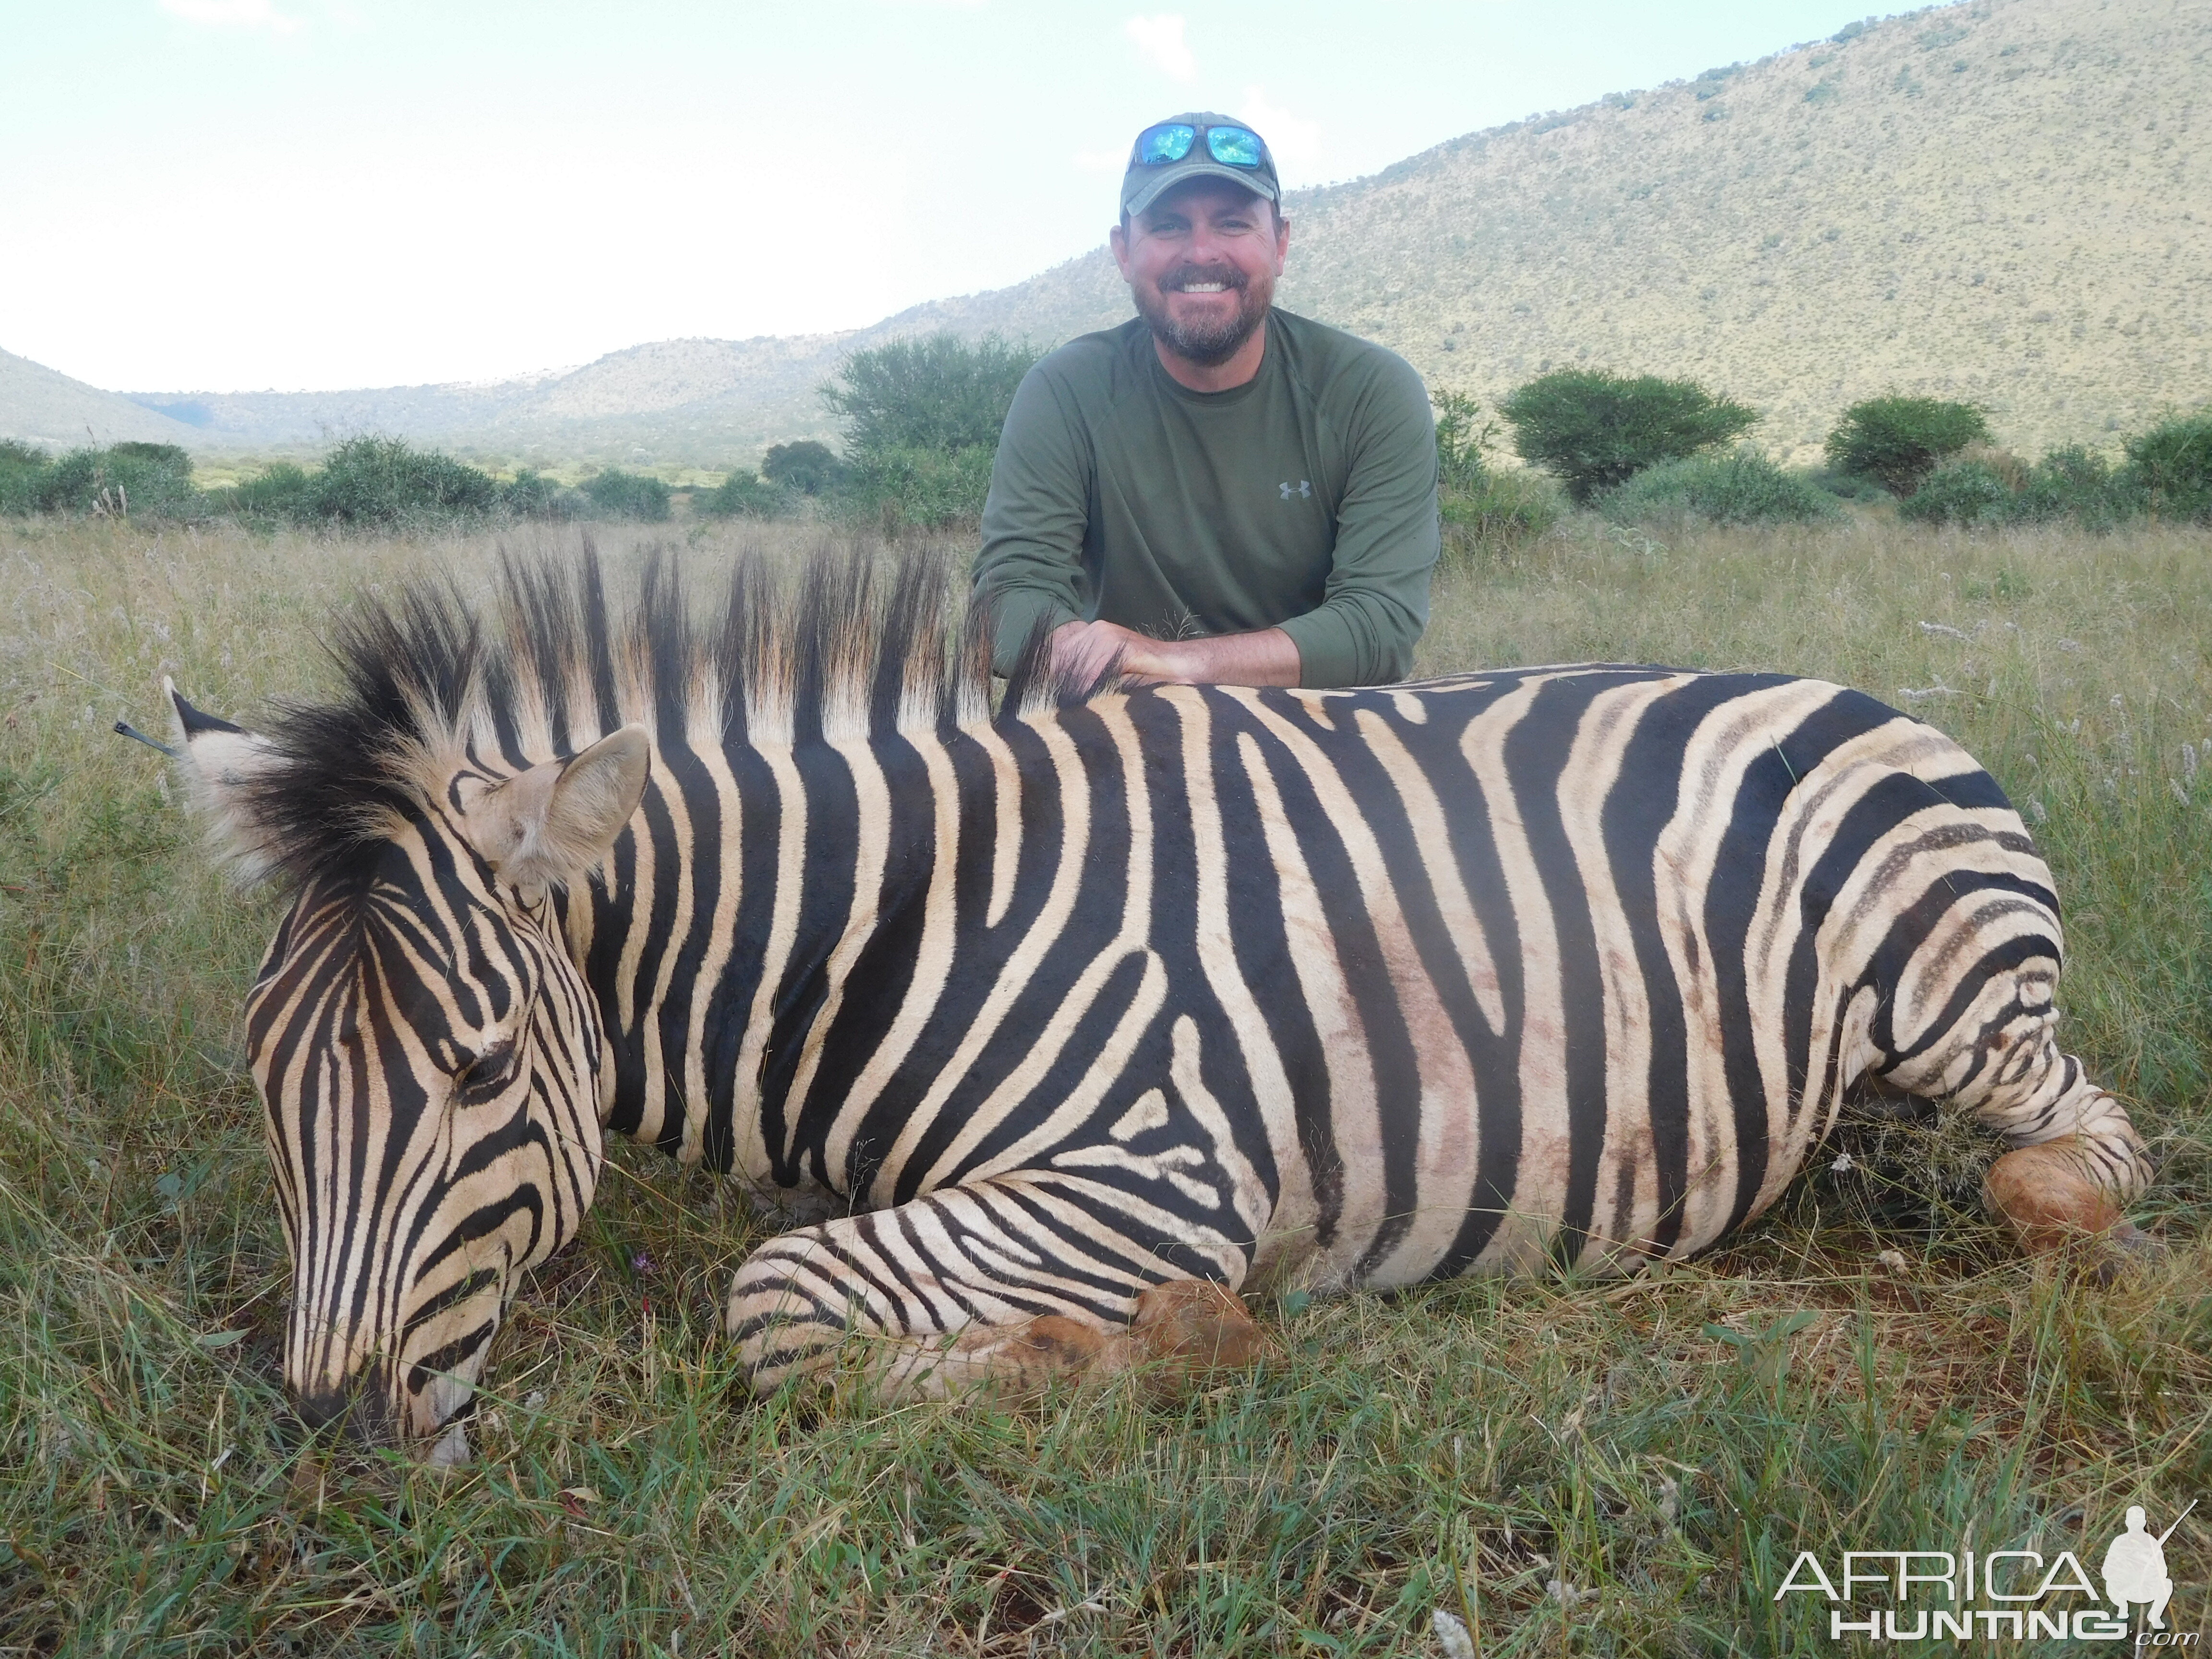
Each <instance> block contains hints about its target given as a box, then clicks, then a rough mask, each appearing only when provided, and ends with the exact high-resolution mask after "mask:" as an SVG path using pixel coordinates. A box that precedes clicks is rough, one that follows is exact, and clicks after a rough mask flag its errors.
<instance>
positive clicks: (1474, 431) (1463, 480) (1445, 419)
mask: <svg viewBox="0 0 2212 1659" xmlns="http://www.w3.org/2000/svg"><path fill="white" fill-rule="evenodd" d="M1429 401H1430V402H1431V403H1433V404H1436V406H1437V489H1439V490H1440V491H1441V492H1442V493H1443V494H1444V495H1466V494H1469V493H1471V492H1473V491H1475V490H1478V489H1481V488H1482V486H1483V484H1484V483H1485V482H1486V481H1487V479H1488V478H1489V477H1490V465H1489V461H1488V459H1487V458H1486V451H1487V450H1488V449H1489V447H1490V445H1491V441H1492V440H1493V439H1494V438H1496V437H1497V435H1498V427H1497V424H1496V423H1495V422H1491V421H1486V420H1483V419H1482V418H1481V416H1482V405H1481V404H1479V403H1477V402H1475V400H1474V398H1471V397H1469V396H1468V394H1467V393H1466V392H1444V391H1440V390H1439V391H1433V392H1430V393H1429Z"/></svg>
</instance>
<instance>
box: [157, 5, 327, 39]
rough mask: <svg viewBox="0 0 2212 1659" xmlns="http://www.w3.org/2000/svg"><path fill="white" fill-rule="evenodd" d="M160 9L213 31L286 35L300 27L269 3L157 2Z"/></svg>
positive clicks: (296, 21)
mask: <svg viewBox="0 0 2212 1659" xmlns="http://www.w3.org/2000/svg"><path fill="white" fill-rule="evenodd" d="M161 9H162V10H163V11H166V12H167V13H168V14H169V15H170V16H172V17H181V18H183V19H184V20H185V21H186V22H187V23H206V24H210V25H212V26H213V27H217V28H249V29H268V30H270V32H271V33H276V34H289V33H291V32H292V31H293V30H294V29H296V28H297V27H300V20H299V19H298V18H296V17H287V16H286V15H284V14H283V12H281V11H279V10H277V9H276V7H275V6H274V5H273V4H271V3H270V0H161Z"/></svg>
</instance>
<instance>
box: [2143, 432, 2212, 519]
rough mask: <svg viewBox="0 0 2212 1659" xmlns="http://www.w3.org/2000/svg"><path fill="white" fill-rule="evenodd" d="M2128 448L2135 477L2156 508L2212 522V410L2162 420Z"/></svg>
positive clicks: (2170, 515)
mask: <svg viewBox="0 0 2212 1659" xmlns="http://www.w3.org/2000/svg"><path fill="white" fill-rule="evenodd" d="M2125 447H2126V449H2127V455H2128V466H2127V471H2128V473H2129V476H2130V481H2131V482H2132V483H2134V484H2135V486H2136V488H2137V489H2139V490H2141V491H2142V494H2143V495H2144V496H2145V497H2146V498H2147V504H2148V507H2150V509H2151V510H2152V511H2153V512H2155V513H2160V514H2163V515H2164V516H2166V517H2167V518H2172V519H2194V520H2197V522H2198V523H2199V524H2212V409H2203V410H2198V411H2197V413H2196V414H2194V415H2178V416H2172V417H2171V418H2169V419H2167V420H2164V421H2161V422H2159V423H2158V424H2157V425H2156V426H2154V427H2153V428H2151V429H2150V430H2149V431H2148V432H2146V433H2144V434H2142V435H2141V436H2140V437H2135V438H2130V439H2129V440H2128V441H2127V444H2126V446H2125Z"/></svg>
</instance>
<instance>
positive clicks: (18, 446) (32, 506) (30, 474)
mask: <svg viewBox="0 0 2212 1659" xmlns="http://www.w3.org/2000/svg"><path fill="white" fill-rule="evenodd" d="M44 477H46V451H44V450H43V449H38V448H34V447H33V446H31V445H29V444H26V443H18V442H17V441H15V439H13V438H0V513H35V512H37V511H38V510H39V489H40V482H41V481H42V480H43V479H44Z"/></svg>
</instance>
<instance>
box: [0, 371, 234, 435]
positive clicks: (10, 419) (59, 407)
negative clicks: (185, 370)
mask: <svg viewBox="0 0 2212 1659" xmlns="http://www.w3.org/2000/svg"><path fill="white" fill-rule="evenodd" d="M0 438H26V439H28V440H29V441H31V442H33V443H36V444H42V445H45V446H46V447H50V448H54V449H69V448H73V447H76V446H77V445H79V444H83V443H88V442H90V441H92V440H93V439H94V438H97V439H98V441H100V442H101V443H103V444H112V443H130V442H133V441H137V442H143V443H157V444H161V443H166V444H189V443H194V442H197V441H198V435H197V433H195V432H194V431H193V430H192V428H190V427H188V426H185V425H184V424H183V423H182V422H178V421H173V420H170V419H168V418H167V416H161V415H158V414H156V413H155V412H154V411H153V410H149V409H146V408H143V407H142V406H141V405H140V404H136V403H133V402H132V401H131V399H130V398H125V397H120V396H118V394H116V393H115V392H102V391H100V389H99V388H98V387H97V386H87V385H86V384H85V383H84V382H83V381H82V380H71V379H70V377H69V376H68V375H66V374H58V373H57V372H56V371H54V370H53V369H51V368H46V365H44V364H43V363H34V362H32V361H31V360H30V359H29V358H28V357H18V356H15V354H14V353H13V352H10V351H0Z"/></svg>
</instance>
